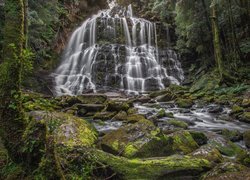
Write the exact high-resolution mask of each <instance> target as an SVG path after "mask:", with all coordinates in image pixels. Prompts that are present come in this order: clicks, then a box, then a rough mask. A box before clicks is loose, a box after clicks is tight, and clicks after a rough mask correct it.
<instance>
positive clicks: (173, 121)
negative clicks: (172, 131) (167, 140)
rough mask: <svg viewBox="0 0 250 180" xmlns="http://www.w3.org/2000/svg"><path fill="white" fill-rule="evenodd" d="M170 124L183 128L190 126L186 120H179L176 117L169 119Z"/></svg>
mask: <svg viewBox="0 0 250 180" xmlns="http://www.w3.org/2000/svg"><path fill="white" fill-rule="evenodd" d="M167 124H168V125H171V126H174V127H177V128H183V129H187V128H188V124H187V123H186V122H183V121H179V120H176V119H170V120H168V121H167Z"/></svg>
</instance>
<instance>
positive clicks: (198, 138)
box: [189, 131, 208, 145]
mask: <svg viewBox="0 0 250 180" xmlns="http://www.w3.org/2000/svg"><path fill="white" fill-rule="evenodd" d="M189 133H190V134H191V136H192V137H193V138H194V140H195V142H196V143H197V144H198V145H204V144H207V141H208V138H207V136H206V135H205V134H204V133H202V132H197V131H189Z"/></svg>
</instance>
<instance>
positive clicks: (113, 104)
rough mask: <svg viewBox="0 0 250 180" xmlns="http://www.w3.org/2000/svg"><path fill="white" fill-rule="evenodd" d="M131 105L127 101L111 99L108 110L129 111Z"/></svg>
mask: <svg viewBox="0 0 250 180" xmlns="http://www.w3.org/2000/svg"><path fill="white" fill-rule="evenodd" d="M130 107H131V105H130V104H128V103H127V102H117V101H109V102H108V103H107V107H106V110H107V111H115V112H120V111H127V110H128V109H129V108H130Z"/></svg>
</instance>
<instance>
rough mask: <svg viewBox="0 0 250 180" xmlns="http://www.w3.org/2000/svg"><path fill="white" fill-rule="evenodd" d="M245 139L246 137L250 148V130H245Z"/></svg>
mask: <svg viewBox="0 0 250 180" xmlns="http://www.w3.org/2000/svg"><path fill="white" fill-rule="evenodd" d="M243 139H244V142H245V145H246V146H247V147H248V148H250V130H248V131H246V132H244V134H243Z"/></svg>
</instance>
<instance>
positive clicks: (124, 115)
mask: <svg viewBox="0 0 250 180" xmlns="http://www.w3.org/2000/svg"><path fill="white" fill-rule="evenodd" d="M127 118H128V115H127V113H126V112H125V111H120V112H119V113H118V114H116V115H115V116H114V117H113V119H114V120H117V121H126V120H127Z"/></svg>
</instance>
